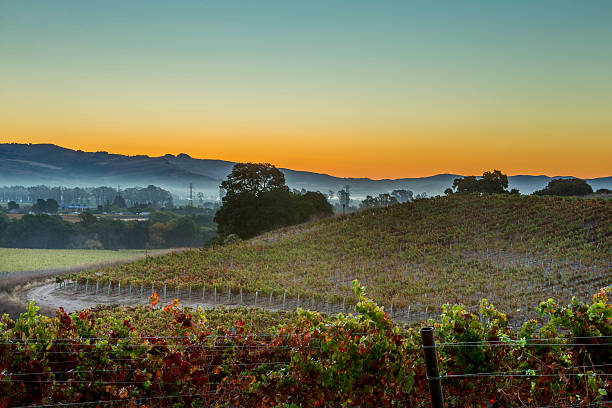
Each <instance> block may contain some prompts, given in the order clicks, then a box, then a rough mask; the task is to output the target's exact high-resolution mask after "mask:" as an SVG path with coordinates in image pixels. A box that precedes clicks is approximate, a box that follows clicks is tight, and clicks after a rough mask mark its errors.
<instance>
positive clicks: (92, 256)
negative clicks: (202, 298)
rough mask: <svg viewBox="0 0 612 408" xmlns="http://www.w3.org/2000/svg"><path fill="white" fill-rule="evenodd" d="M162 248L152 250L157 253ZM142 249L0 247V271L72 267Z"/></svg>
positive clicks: (125, 257) (137, 254)
mask: <svg viewBox="0 0 612 408" xmlns="http://www.w3.org/2000/svg"><path fill="white" fill-rule="evenodd" d="M159 252H160V250H151V251H149V254H151V255H155V254H156V253H159ZM143 254H144V251H143V250H141V249H121V250H118V251H109V250H95V249H24V248H0V273H7V272H19V271H35V270H49V269H62V268H70V267H75V266H80V265H93V264H98V263H101V262H112V261H119V260H129V259H136V258H139V257H141V256H142V255H143Z"/></svg>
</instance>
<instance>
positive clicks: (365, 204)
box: [359, 193, 412, 209]
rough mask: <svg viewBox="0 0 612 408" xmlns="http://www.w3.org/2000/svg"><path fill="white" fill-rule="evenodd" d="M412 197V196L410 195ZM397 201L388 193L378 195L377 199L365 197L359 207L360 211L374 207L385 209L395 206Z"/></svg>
mask: <svg viewBox="0 0 612 408" xmlns="http://www.w3.org/2000/svg"><path fill="white" fill-rule="evenodd" d="M411 196H412V194H411ZM397 203H398V200H397V198H395V197H394V196H393V195H391V194H389V193H384V194H379V195H378V197H372V196H367V197H366V198H365V200H363V201H362V202H361V204H360V205H359V207H360V208H361V209H366V208H374V207H386V206H389V205H393V204H397Z"/></svg>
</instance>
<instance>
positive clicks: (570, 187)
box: [534, 178, 593, 196]
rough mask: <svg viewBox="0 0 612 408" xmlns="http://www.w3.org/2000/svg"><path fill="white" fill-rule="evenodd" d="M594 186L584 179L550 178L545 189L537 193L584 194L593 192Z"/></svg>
mask: <svg viewBox="0 0 612 408" xmlns="http://www.w3.org/2000/svg"><path fill="white" fill-rule="evenodd" d="M592 193H593V188H592V187H591V186H590V185H589V183H587V182H586V181H584V180H582V179H577V178H571V179H555V180H550V181H549V182H548V185H547V186H546V187H544V189H543V190H540V191H536V192H535V193H534V194H536V195H555V196H582V195H587V194H592Z"/></svg>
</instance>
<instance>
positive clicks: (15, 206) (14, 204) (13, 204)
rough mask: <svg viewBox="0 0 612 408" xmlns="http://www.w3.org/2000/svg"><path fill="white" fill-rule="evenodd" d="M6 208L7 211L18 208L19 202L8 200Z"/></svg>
mask: <svg viewBox="0 0 612 408" xmlns="http://www.w3.org/2000/svg"><path fill="white" fill-rule="evenodd" d="M7 208H8V210H9V211H11V210H18V209H19V204H17V203H16V202H15V201H9V202H8V204H7Z"/></svg>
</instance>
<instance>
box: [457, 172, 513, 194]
mask: <svg viewBox="0 0 612 408" xmlns="http://www.w3.org/2000/svg"><path fill="white" fill-rule="evenodd" d="M507 188H508V176H507V175H505V174H503V173H502V172H501V171H499V170H493V171H485V172H484V173H483V174H482V177H480V179H478V178H477V177H476V176H466V177H463V178H458V179H455V180H454V181H453V189H456V190H457V193H484V194H502V193H508V190H507ZM517 192H518V190H517ZM445 193H446V194H448V193H447V192H446V191H445Z"/></svg>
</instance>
